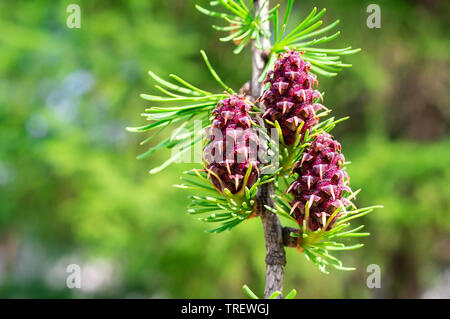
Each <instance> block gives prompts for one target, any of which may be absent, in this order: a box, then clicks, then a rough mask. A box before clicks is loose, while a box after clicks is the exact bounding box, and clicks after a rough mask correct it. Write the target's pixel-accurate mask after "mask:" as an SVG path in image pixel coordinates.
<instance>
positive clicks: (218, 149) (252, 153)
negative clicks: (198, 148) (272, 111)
mask: <svg viewBox="0 0 450 319" xmlns="http://www.w3.org/2000/svg"><path fill="white" fill-rule="evenodd" d="M250 109H251V105H250V104H249V103H247V102H246V100H245V97H244V96H243V95H237V94H234V95H231V96H230V97H228V98H226V99H224V100H221V101H219V102H218V104H217V107H216V108H215V109H214V110H213V112H212V115H213V119H212V124H211V126H210V127H208V128H207V131H206V132H207V134H208V137H209V140H210V142H209V144H208V145H207V146H206V147H205V149H204V151H203V156H204V160H205V162H206V164H207V171H208V174H209V176H210V178H211V181H212V182H213V184H214V186H215V187H216V188H217V189H218V190H219V191H223V190H224V188H227V189H228V190H229V191H230V192H231V193H233V194H236V193H238V192H240V191H241V190H243V187H244V186H247V187H251V186H252V185H253V184H254V183H255V182H256V180H257V179H258V176H259V170H258V165H259V164H260V163H259V161H258V160H257V154H258V146H259V139H258V136H257V134H256V132H255V131H254V130H253V129H252V128H251V126H252V124H251V118H250V115H249V113H248V111H249V110H250ZM250 164H252V168H251V171H250V174H249V177H248V179H247V180H244V177H245V174H246V172H247V170H248V168H249V165H250ZM244 184H245V185H244Z"/></svg>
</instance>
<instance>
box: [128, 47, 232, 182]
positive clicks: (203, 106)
mask: <svg viewBox="0 0 450 319" xmlns="http://www.w3.org/2000/svg"><path fill="white" fill-rule="evenodd" d="M200 53H201V54H202V56H203V59H204V61H205V64H206V66H207V67H208V70H209V72H210V73H211V75H212V76H213V78H214V79H215V80H216V82H217V83H218V84H219V85H221V86H222V87H223V88H224V89H225V90H226V91H227V92H228V93H230V94H233V93H234V92H233V90H231V89H230V88H229V87H228V86H227V85H226V84H225V83H224V82H223V81H222V80H221V79H220V77H219V76H218V75H217V73H216V71H215V70H214V69H213V68H212V66H211V64H210V62H209V60H208V57H207V56H206V53H205V52H204V51H203V50H202V51H200ZM148 73H149V74H150V76H151V77H152V78H153V79H154V80H155V81H156V82H158V83H159V84H160V85H161V86H160V85H155V88H157V89H158V90H159V91H161V92H162V93H164V94H165V95H166V96H157V95H148V94H141V98H142V99H144V100H147V101H151V102H162V103H173V105H174V106H165V107H155V106H152V107H150V108H148V109H146V110H145V113H143V114H142V116H144V117H145V118H146V119H147V120H149V121H152V123H151V124H148V125H145V126H140V127H128V128H127V130H128V131H130V132H146V131H149V130H153V129H158V131H157V132H156V133H155V134H153V135H151V136H150V137H148V138H146V139H145V140H144V141H142V142H141V145H143V144H145V143H147V142H149V141H150V140H152V139H153V138H154V137H155V136H157V135H158V134H159V133H161V132H162V131H163V130H164V129H166V128H167V127H169V126H170V125H171V124H175V123H179V122H181V123H182V124H181V125H179V126H178V127H176V128H175V131H174V132H173V134H172V136H171V137H168V138H166V139H165V140H163V141H162V142H160V143H159V144H158V145H156V146H153V147H151V148H150V149H149V150H148V151H146V152H145V153H143V154H141V155H139V156H138V159H142V158H145V157H147V156H149V155H151V154H153V153H154V152H155V151H157V150H160V149H162V148H168V149H172V148H174V147H177V149H178V152H177V153H176V154H175V155H173V156H172V157H170V158H169V159H168V160H167V161H166V162H164V163H163V164H161V165H160V166H157V167H155V168H153V169H152V170H151V171H150V173H151V174H154V173H157V172H159V171H161V170H162V169H164V168H166V167H167V166H168V165H170V164H171V163H173V162H175V161H176V160H177V159H179V158H180V157H181V156H183V155H184V154H186V153H188V152H189V151H190V150H191V147H192V146H193V145H194V144H195V143H197V142H199V141H201V135H200V136H195V129H196V127H195V123H194V120H195V119H200V121H199V123H200V125H201V127H199V128H197V129H204V128H205V127H206V126H207V125H208V119H209V116H210V112H211V110H212V109H214V108H215V106H216V105H217V102H218V101H219V100H221V99H223V98H225V97H226V96H227V95H226V94H223V93H222V94H213V93H211V92H208V91H205V90H202V89H199V88H197V87H195V86H194V85H192V84H190V83H188V82H186V81H185V80H183V79H182V78H180V77H179V76H177V75H174V74H170V77H171V78H172V79H173V80H175V81H177V82H178V83H180V84H181V85H182V86H179V85H177V84H174V83H171V82H168V81H166V80H163V79H161V78H160V77H158V76H157V75H156V74H155V73H153V72H152V71H149V72H148ZM167 89H169V90H171V91H173V92H171V91H168V90H167ZM174 92H176V93H174Z"/></svg>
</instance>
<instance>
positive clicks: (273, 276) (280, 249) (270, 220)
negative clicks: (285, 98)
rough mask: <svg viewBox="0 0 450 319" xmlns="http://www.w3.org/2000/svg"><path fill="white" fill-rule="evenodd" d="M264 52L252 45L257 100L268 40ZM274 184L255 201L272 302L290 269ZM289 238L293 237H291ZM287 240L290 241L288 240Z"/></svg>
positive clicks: (253, 92)
mask: <svg viewBox="0 0 450 319" xmlns="http://www.w3.org/2000/svg"><path fill="white" fill-rule="evenodd" d="M254 5H255V11H256V12H258V10H260V8H261V6H264V7H263V8H262V9H261V20H264V19H265V17H266V16H267V12H268V7H269V1H265V0H254ZM262 27H263V28H265V29H267V30H269V22H268V21H267V22H265V23H264V24H263V25H262ZM262 45H263V48H262V49H258V48H257V47H256V43H255V41H253V43H252V81H251V85H250V91H251V96H252V98H253V99H255V100H256V99H257V98H258V97H259V96H260V95H261V91H262V85H261V83H259V82H258V78H259V77H260V75H261V73H262V71H263V69H264V67H265V65H266V63H267V53H266V52H265V51H264V49H265V48H269V47H270V43H268V41H267V40H266V39H263V41H262ZM272 194H273V184H271V183H268V184H264V185H262V186H261V187H260V189H259V192H258V194H257V196H256V200H255V208H254V213H255V214H256V215H259V216H260V217H261V221H262V225H263V228H264V239H265V246H266V260H265V261H266V286H265V289H264V297H265V298H268V297H269V296H270V295H271V294H272V293H274V292H275V291H281V292H283V276H284V267H285V265H286V253H285V251H284V245H285V242H286V243H288V242H289V241H285V240H284V239H283V228H282V227H281V224H280V220H279V218H278V216H277V215H276V214H274V213H272V212H271V211H268V210H267V209H266V208H265V207H264V206H265V205H267V206H270V207H273V206H274V203H273V199H272V197H271V195H272ZM288 235H289V234H288ZM286 240H287V239H286Z"/></svg>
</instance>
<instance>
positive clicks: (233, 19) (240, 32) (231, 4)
mask: <svg viewBox="0 0 450 319" xmlns="http://www.w3.org/2000/svg"><path fill="white" fill-rule="evenodd" d="M210 5H211V6H213V7H214V6H219V5H220V6H222V7H223V8H224V9H226V10H227V11H228V13H221V12H217V11H212V10H208V9H205V8H203V7H201V6H199V5H198V4H196V5H195V7H196V8H197V10H198V11H200V12H201V13H203V14H205V15H208V16H212V17H216V18H221V19H224V20H225V21H226V22H228V25H226V26H217V25H213V28H214V29H216V30H218V31H225V32H229V33H230V35H229V36H226V37H222V38H220V41H223V42H227V41H234V42H235V43H236V44H237V47H236V48H235V49H234V51H233V52H234V53H235V54H239V53H240V52H241V51H242V50H243V49H244V47H245V46H246V45H247V44H248V43H249V41H250V40H252V39H254V40H256V43H257V45H258V46H259V47H260V48H262V44H261V37H265V38H268V37H270V33H268V32H267V31H266V30H264V29H263V28H262V27H261V24H262V23H264V22H265V21H267V20H269V19H270V18H271V17H272V15H273V12H275V11H276V10H277V9H278V6H276V7H275V8H273V9H271V10H270V11H269V12H268V16H267V17H266V18H265V19H261V12H262V9H263V7H264V6H262V7H261V8H260V9H259V10H258V11H255V8H254V6H253V1H250V5H251V10H250V9H249V7H248V6H247V5H246V4H245V1H244V0H238V1H233V0H218V1H211V2H210Z"/></svg>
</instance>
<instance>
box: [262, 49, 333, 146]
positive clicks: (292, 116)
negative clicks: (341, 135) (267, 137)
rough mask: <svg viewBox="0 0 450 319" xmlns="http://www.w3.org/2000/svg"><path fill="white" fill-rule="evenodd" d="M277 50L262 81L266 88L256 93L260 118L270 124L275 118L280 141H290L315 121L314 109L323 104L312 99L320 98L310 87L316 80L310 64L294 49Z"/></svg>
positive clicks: (316, 109) (285, 142) (288, 142)
mask: <svg viewBox="0 0 450 319" xmlns="http://www.w3.org/2000/svg"><path fill="white" fill-rule="evenodd" d="M286 50H287V52H286V53H283V54H280V55H279V56H278V60H277V61H276V62H275V64H274V70H273V71H269V73H268V74H267V77H266V80H265V81H264V83H270V88H269V89H267V90H266V91H264V93H263V94H262V96H261V97H260V100H261V102H263V103H264V105H265V106H266V108H267V109H266V110H265V112H264V114H263V118H264V119H265V120H266V121H267V122H268V123H269V125H271V126H274V123H275V122H276V121H278V124H279V126H280V128H281V132H282V134H283V140H284V144H286V145H292V144H294V142H295V141H296V139H297V136H298V134H300V133H301V134H303V133H305V132H306V130H308V129H310V128H312V127H313V126H314V125H316V124H317V123H318V121H319V120H318V117H317V115H316V112H317V111H318V110H320V109H324V108H325V107H324V106H323V105H321V104H319V103H315V101H316V100H317V99H318V98H322V95H321V94H320V92H319V91H317V90H313V89H312V87H313V86H314V85H317V84H318V81H317V79H316V76H315V75H314V74H312V73H309V69H310V68H311V64H310V63H309V62H305V61H304V60H302V59H301V57H300V54H302V52H298V51H295V50H289V49H288V48H286Z"/></svg>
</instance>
